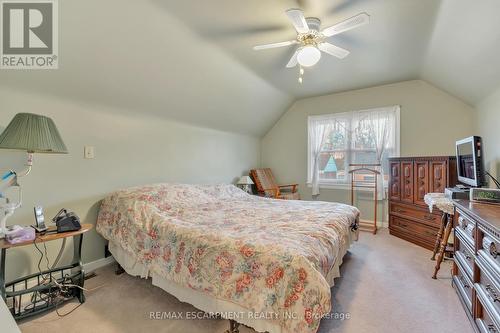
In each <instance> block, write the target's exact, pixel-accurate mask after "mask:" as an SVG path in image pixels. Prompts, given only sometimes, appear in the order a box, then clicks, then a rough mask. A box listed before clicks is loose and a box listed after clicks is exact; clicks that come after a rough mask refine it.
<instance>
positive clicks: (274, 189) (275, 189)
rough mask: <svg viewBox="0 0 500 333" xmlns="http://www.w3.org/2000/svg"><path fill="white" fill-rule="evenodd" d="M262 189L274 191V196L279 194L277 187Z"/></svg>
mask: <svg viewBox="0 0 500 333" xmlns="http://www.w3.org/2000/svg"><path fill="white" fill-rule="evenodd" d="M262 191H264V192H265V191H274V197H275V198H277V197H278V196H279V195H280V189H279V187H271V188H264V189H262Z"/></svg>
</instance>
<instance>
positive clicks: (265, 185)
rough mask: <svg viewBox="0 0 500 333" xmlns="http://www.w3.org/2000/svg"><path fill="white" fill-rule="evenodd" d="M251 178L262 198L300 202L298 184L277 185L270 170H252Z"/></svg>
mask: <svg viewBox="0 0 500 333" xmlns="http://www.w3.org/2000/svg"><path fill="white" fill-rule="evenodd" d="M250 177H251V178H252V180H253V182H254V183H255V186H256V187H257V192H258V194H259V195H261V196H265V197H269V198H274V199H285V200H300V196H299V193H298V192H297V186H298V184H287V185H278V184H276V180H275V179H274V175H273V172H272V171H271V169H270V168H264V169H252V170H250Z"/></svg>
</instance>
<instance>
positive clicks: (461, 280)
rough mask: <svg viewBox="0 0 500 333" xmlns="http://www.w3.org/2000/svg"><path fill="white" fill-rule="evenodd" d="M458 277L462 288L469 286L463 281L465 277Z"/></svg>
mask: <svg viewBox="0 0 500 333" xmlns="http://www.w3.org/2000/svg"><path fill="white" fill-rule="evenodd" d="M458 278H459V279H460V282H462V286H463V287H464V288H470V286H469V285H468V284H467V282H465V279H464V277H463V276H462V275H460V276H459V277H458Z"/></svg>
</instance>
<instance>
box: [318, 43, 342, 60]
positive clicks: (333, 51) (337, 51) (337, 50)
mask: <svg viewBox="0 0 500 333" xmlns="http://www.w3.org/2000/svg"><path fill="white" fill-rule="evenodd" d="M318 49H320V50H321V51H323V52H325V53H328V54H329V55H332V56H334V57H337V58H340V59H343V58H345V57H347V56H348V55H349V53H350V52H349V51H347V50H346V49H343V48H341V47H338V46H335V45H333V44H330V43H320V44H318Z"/></svg>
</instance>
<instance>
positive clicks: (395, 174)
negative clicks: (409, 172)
mask: <svg viewBox="0 0 500 333" xmlns="http://www.w3.org/2000/svg"><path fill="white" fill-rule="evenodd" d="M390 169H391V180H390V182H389V198H390V199H391V200H397V201H399V200H401V164H400V163H399V162H391V163H390Z"/></svg>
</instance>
